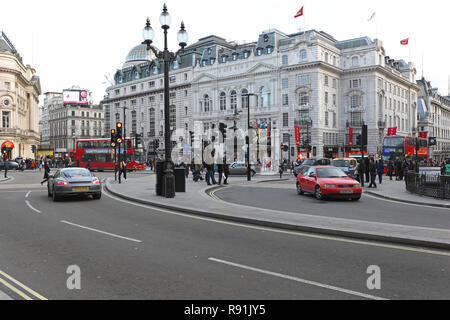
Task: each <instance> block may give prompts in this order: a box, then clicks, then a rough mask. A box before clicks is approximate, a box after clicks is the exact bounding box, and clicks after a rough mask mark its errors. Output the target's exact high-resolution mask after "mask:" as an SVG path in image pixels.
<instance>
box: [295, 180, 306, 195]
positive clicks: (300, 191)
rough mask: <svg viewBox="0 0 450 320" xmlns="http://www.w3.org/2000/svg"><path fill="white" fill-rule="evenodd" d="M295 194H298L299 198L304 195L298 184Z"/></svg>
mask: <svg viewBox="0 0 450 320" xmlns="http://www.w3.org/2000/svg"><path fill="white" fill-rule="evenodd" d="M297 194H298V195H299V196H302V195H304V194H305V192H304V191H303V189H302V186H301V185H300V183H299V182H297Z"/></svg>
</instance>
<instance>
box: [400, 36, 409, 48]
mask: <svg viewBox="0 0 450 320" xmlns="http://www.w3.org/2000/svg"><path fill="white" fill-rule="evenodd" d="M400 44H401V45H402V46H407V45H408V44H409V38H407V39H405V40H402V41H400Z"/></svg>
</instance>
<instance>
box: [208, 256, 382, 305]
mask: <svg viewBox="0 0 450 320" xmlns="http://www.w3.org/2000/svg"><path fill="white" fill-rule="evenodd" d="M208 260H209V261H213V262H217V263H222V264H226V265H229V266H232V267H236V268H240V269H245V270H249V271H254V272H259V273H263V274H267V275H270V276H274V277H278V278H283V279H286V280H292V281H296V282H300V283H303V284H307V285H311V286H315V287H320V288H325V289H328V290H333V291H339V292H342V293H346V294H350V295H354V296H358V297H361V298H365V299H370V300H388V299H385V298H381V297H377V296H372V295H369V294H365V293H362V292H357V291H352V290H348V289H343V288H339V287H335V286H330V285H328V284H323V283H319V282H315V281H310V280H305V279H301V278H297V277H293V276H289V275H285V274H281V273H276V272H271V271H267V270H262V269H258V268H253V267H249V266H245V265H242V264H237V263H233V262H229V261H225V260H220V259H215V258H209V259H208Z"/></svg>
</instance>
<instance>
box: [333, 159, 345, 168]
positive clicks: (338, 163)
mask: <svg viewBox="0 0 450 320" xmlns="http://www.w3.org/2000/svg"><path fill="white" fill-rule="evenodd" d="M331 165H332V166H335V167H338V168H347V167H350V162H349V161H347V160H333V161H331Z"/></svg>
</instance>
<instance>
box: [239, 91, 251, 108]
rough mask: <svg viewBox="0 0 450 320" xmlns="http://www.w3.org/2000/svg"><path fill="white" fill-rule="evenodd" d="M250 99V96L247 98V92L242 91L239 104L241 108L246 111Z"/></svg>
mask: <svg viewBox="0 0 450 320" xmlns="http://www.w3.org/2000/svg"><path fill="white" fill-rule="evenodd" d="M249 99H250V96H248V90H247V89H243V90H242V91H241V102H242V108H244V109H246V108H248V101H249Z"/></svg>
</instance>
